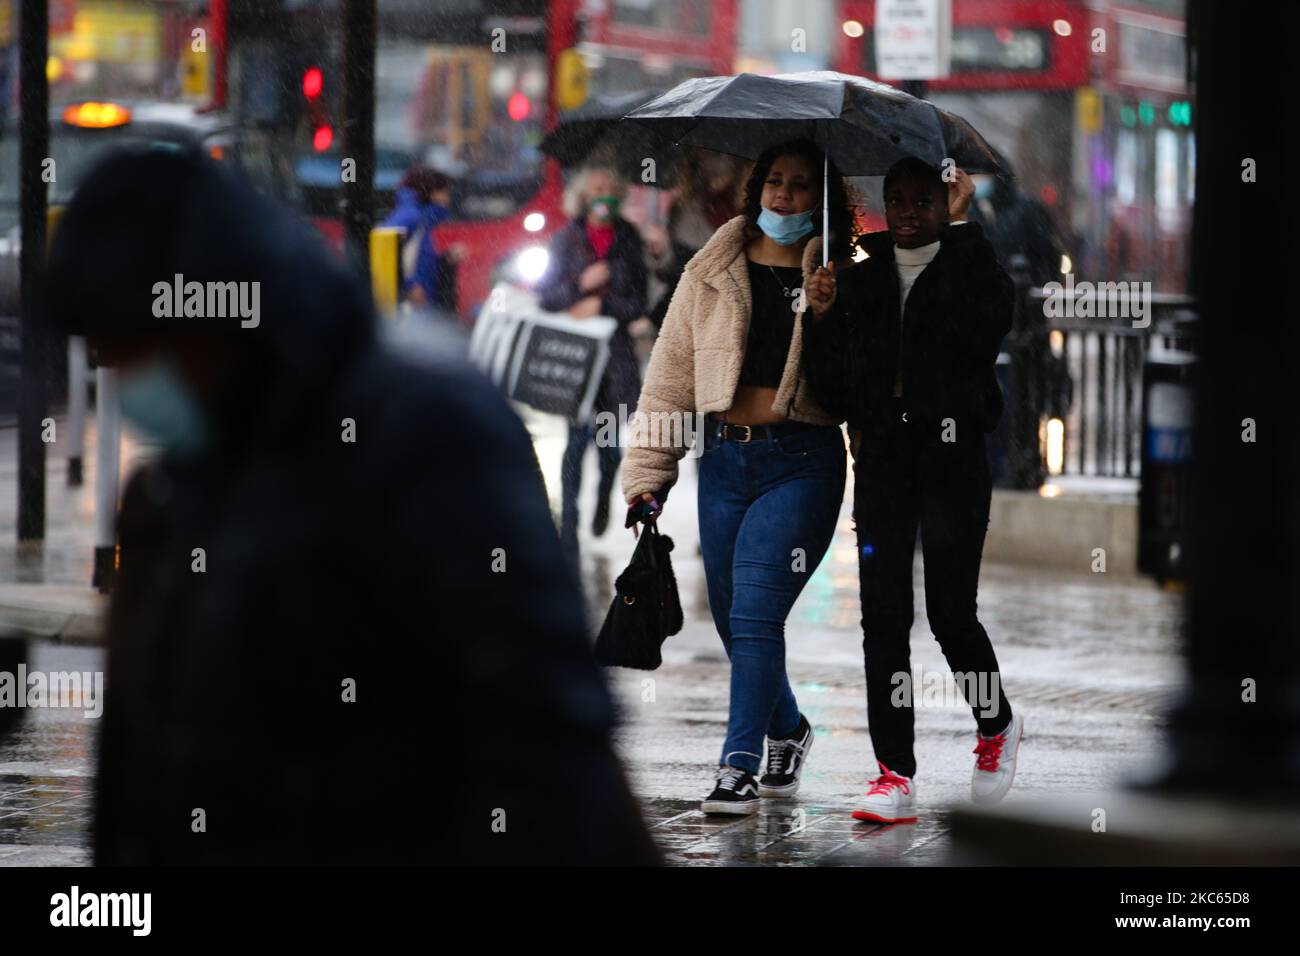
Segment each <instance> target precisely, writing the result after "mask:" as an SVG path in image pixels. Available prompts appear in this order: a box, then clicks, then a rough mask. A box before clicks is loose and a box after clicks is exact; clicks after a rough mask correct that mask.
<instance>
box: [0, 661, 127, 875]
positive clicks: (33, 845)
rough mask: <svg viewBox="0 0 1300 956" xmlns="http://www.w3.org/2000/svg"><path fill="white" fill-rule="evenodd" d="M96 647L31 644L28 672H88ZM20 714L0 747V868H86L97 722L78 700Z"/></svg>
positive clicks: (94, 664) (98, 664) (98, 667)
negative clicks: (21, 715)
mask: <svg viewBox="0 0 1300 956" xmlns="http://www.w3.org/2000/svg"><path fill="white" fill-rule="evenodd" d="M103 668H104V652H103V651H102V650H100V649H99V648H87V647H67V646H63V645H57V644H49V643H44V642H34V643H33V644H32V645H31V650H30V652H29V657H28V661H27V669H28V672H29V673H32V672H35V671H41V672H45V673H49V672H59V671H78V672H87V671H89V672H94V671H102V670H103ZM61 702H62V703H65V704H67V705H68V706H60V707H41V708H25V710H24V713H23V717H22V720H21V722H20V723H19V725H18V727H17V728H16V729H15V730H14V731H13V732H12V733H10V734H9V735H8V736H7V737H5V739H4V743H3V744H0V866H85V865H88V864H89V863H90V823H91V805H92V801H93V798H94V776H93V768H94V761H95V746H96V741H97V734H98V720H97V719H96V718H93V717H87V716H85V706H84V705H85V703H86V701H84V700H79V699H75V698H70V697H64V698H61Z"/></svg>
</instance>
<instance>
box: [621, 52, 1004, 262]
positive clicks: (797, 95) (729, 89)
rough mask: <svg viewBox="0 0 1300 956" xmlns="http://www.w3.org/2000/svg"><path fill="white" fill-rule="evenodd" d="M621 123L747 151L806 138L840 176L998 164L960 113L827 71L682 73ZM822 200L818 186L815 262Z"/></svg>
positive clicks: (995, 167)
mask: <svg viewBox="0 0 1300 956" xmlns="http://www.w3.org/2000/svg"><path fill="white" fill-rule="evenodd" d="M624 122H626V123H630V124H634V125H642V126H645V127H646V128H648V129H652V130H654V131H655V132H656V133H657V134H658V135H660V136H662V137H664V138H665V139H668V140H670V141H671V142H673V143H675V144H677V145H679V146H696V147H700V148H702V149H712V150H717V151H718V152H722V153H731V154H732V155H735V156H743V157H745V158H746V159H755V158H757V157H758V155H759V154H760V153H762V152H763V150H765V149H767V147H769V146H772V145H773V144H775V143H778V142H781V141H783V140H788V139H796V138H801V137H802V138H807V139H810V140H812V141H813V142H814V143H816V144H817V146H818V147H819V148H820V149H821V150H822V152H823V153H824V154H825V155H826V157H827V158H828V160H829V159H834V160H835V165H836V166H838V167H839V169H840V171H841V172H842V173H844V174H845V175H847V176H879V175H882V174H883V173H885V172H886V171H887V170H888V169H889V167H890V166H891V165H893V164H894V163H895V162H896V161H898V160H900V159H902V158H904V157H905V156H916V157H917V158H919V159H922V160H925V161H926V162H927V163H929V164H930V165H932V166H934V167H935V168H942V167H943V166H944V165H945V160H950V161H951V164H952V165H955V166H958V167H961V168H962V169H966V170H970V171H973V172H1001V171H1002V168H1001V165H1000V164H999V162H998V158H997V154H996V153H995V152H994V151H993V148H992V147H991V146H989V144H988V143H986V142H985V141H984V137H982V136H980V134H979V133H978V132H976V131H975V128H974V127H972V126H971V125H970V124H969V123H967V122H966V121H965V120H964V119H962V118H961V117H960V116H957V115H955V114H953V113H949V112H947V111H946V110H942V109H940V108H939V107H937V106H935V105H934V104H933V103H929V102H926V101H925V100H922V99H917V98H916V97H914V96H910V95H908V94H907V93H904V92H902V91H901V90H896V89H894V87H892V86H887V85H886V84H884V83H876V82H873V81H871V80H868V79H865V78H863V77H860V76H849V75H848V74H846V73H834V72H831V71H826V70H817V71H809V72H806V73H782V74H778V75H776V76H761V75H758V74H754V73H741V74H738V75H736V76H707V77H700V78H698V79H693V80H686V81H685V82H683V83H679V84H677V86H675V87H673V88H672V89H671V90H669V91H668V92H667V93H664V94H663V95H662V96H660V97H658V98H656V99H654V100H651V101H650V102H648V103H646V104H645V105H643V106H641V107H639V108H637V109H635V110H633V111H632V112H630V113H629V114H628V115H627V116H626V117H624ZM825 172H826V171H825V170H823V175H825ZM828 205H829V198H828V190H827V189H826V188H824V184H823V189H822V240H823V242H822V261H823V264H824V263H825V261H826V257H827V247H828V246H829V235H828V234H829V230H830V226H829V214H828Z"/></svg>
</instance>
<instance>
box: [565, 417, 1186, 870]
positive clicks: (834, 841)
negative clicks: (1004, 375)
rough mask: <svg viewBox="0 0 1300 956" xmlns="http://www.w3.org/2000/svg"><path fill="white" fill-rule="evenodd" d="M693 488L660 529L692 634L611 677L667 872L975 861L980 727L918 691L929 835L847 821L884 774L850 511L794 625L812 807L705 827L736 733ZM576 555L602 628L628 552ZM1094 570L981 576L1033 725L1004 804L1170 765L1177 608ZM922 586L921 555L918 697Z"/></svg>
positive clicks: (936, 670) (1008, 679) (793, 674)
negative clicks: (652, 665)
mask: <svg viewBox="0 0 1300 956" xmlns="http://www.w3.org/2000/svg"><path fill="white" fill-rule="evenodd" d="M552 444H555V445H556V446H557V447H558V446H559V442H558V441H556V442H553V443H552ZM544 447H545V446H544V444H543V445H539V449H540V448H544ZM552 457H558V456H552ZM547 463H548V462H547V459H546V457H545V456H543V468H544V471H545V473H546V474H547V478H548V482H550V483H552V485H553V490H556V489H558V471H551V470H546V468H547ZM554 464H555V465H556V466H558V460H557V461H556V462H555V463H554ZM587 464H588V467H587V468H586V469H585V473H584V476H583V477H584V489H583V494H584V498H583V501H584V504H585V503H586V502H590V500H591V498H590V496H591V495H593V494H594V492H595V473H596V468H595V467H594V460H593V459H592V458H591V457H589V461H588V463H587ZM553 475H554V476H555V480H552V479H553ZM694 479H695V468H694V466H692V465H691V464H690V463H687V464H686V465H685V466H684V467H683V468H682V470H681V479H680V481H679V484H678V486H677V487H675V488H674V489H673V491H672V495H671V497H670V500H669V502H668V505H667V508H666V509H665V512H664V516H663V519H662V522H661V528H662V530H663V531H664V532H665V533H667V534H669V535H670V536H671V537H673V539H674V541H675V543H676V548H675V550H674V551H673V568H674V571H675V572H676V575H677V580H678V585H679V588H680V590H681V597H682V605H683V608H684V610H685V612H686V625H685V627H684V628H683V629H682V631H681V633H679V634H677V635H675V636H673V637H670V638H669V639H668V640H667V642H666V643H665V645H664V649H663V656H664V663H663V665H662V666H661V667H660V668H659V669H658V670H657V671H647V672H642V671H630V670H624V669H613V670H611V671H609V676H610V681H611V685H612V686H613V687H614V689H615V693H616V695H617V697H618V699H619V701H620V702H621V705H622V710H623V716H624V723H623V726H622V727H621V728H620V730H619V732H618V746H619V750H620V753H621V754H622V756H623V760H624V763H625V765H626V766H627V769H628V773H629V776H630V778H631V781H632V785H633V788H634V790H635V791H636V792H637V794H638V796H639V797H640V799H641V801H642V806H643V809H644V811H645V814H646V818H647V821H648V822H649V825H650V826H651V827H652V829H653V833H654V835H655V837H656V839H657V840H658V841H659V844H660V846H661V847H662V848H663V850H664V852H665V855H666V856H667V858H668V860H669V862H671V863H674V864H680V865H718V864H738V865H747V864H775V865H809V864H815V865H835V864H851V865H862V864H870V865H922V866H923V865H936V864H945V863H946V864H961V863H964V862H968V861H965V860H962V859H960V858H957V857H955V856H954V855H953V849H952V846H951V843H950V840H949V838H948V827H947V822H946V821H947V815H948V808H950V807H953V806H956V805H959V804H962V803H965V802H967V801H969V798H970V778H971V772H972V770H973V768H974V761H975V755H974V754H973V753H972V751H973V749H974V746H975V742H976V737H975V725H974V721H973V719H972V717H971V712H970V709H969V708H968V707H967V706H966V705H965V704H964V703H963V702H962V700H961V699H960V696H959V695H957V694H955V693H949V694H943V693H937V694H935V695H934V696H933V697H925V696H924V695H922V694H920V692H919V691H918V705H917V709H916V756H917V763H918V771H917V776H916V780H915V786H916V793H917V800H918V817H919V820H918V822H917V823H916V824H915V825H912V824H906V825H897V826H878V825H872V824H867V823H859V822H857V821H854V820H853V819H852V817H851V816H850V813H851V811H852V809H853V805H854V802H855V801H856V800H857V799H858V797H860V796H861V795H862V793H863V792H864V790H865V789H866V785H867V781H868V780H869V779H871V778H873V777H875V776H876V774H877V773H878V771H877V769H876V765H875V763H874V760H873V757H872V751H871V741H870V737H869V735H868V732H867V719H866V691H865V680H864V677H863V664H862V634H861V630H860V623H859V622H860V616H861V610H860V604H859V600H858V575H857V563H856V562H857V554H856V547H855V544H854V539H853V531H852V526H851V522H850V519H849V508H848V506H847V505H846V506H845V507H844V509H843V511H842V513H841V520H840V524H839V527H838V529H837V531H836V536H835V539H834V541H833V542H832V544H831V547H830V550H829V552H828V553H827V555H826V558H825V559H824V560H823V561H822V563H821V565H820V566H819V567H818V568H817V570H816V572H815V573H814V574H813V576H812V577H811V578H810V579H809V582H808V585H807V587H806V588H805V590H804V592H803V594H802V595H801V596H800V598H799V601H798V602H797V603H796V604H795V607H794V610H793V612H792V613H791V615H790V619H789V620H788V621H787V624H786V665H787V670H788V672H789V675H790V681H791V685H792V687H793V689H794V692H795V696H796V698H797V699H798V701H799V704H800V708H801V710H802V711H803V712H804V714H805V715H806V716H807V717H808V718H809V721H810V722H811V723H812V725H813V727H814V731H815V734H816V737H815V740H814V746H813V750H812V752H811V755H810V757H809V760H808V765H807V771H806V773H805V775H804V779H803V785H802V788H801V792H800V794H799V795H798V796H797V797H796V798H794V799H792V800H780V801H776V800H768V801H764V807H763V809H762V810H761V811H760V812H759V813H758V814H756V815H754V816H752V817H747V818H740V819H734V818H733V819H728V818H706V817H705V816H704V815H703V814H702V813H700V811H699V801H700V800H702V799H703V798H704V796H705V795H706V794H707V793H708V791H709V790H710V789H711V788H712V785H713V777H712V774H713V771H714V768H715V767H716V766H717V762H718V758H719V752H720V750H721V747H722V741H723V738H724V736H725V733H726V723H727V707H728V700H729V696H730V687H729V680H730V672H729V668H728V666H727V660H726V656H725V655H724V653H723V650H722V645H721V642H720V641H719V639H718V637H717V633H716V631H715V630H714V628H713V624H712V619H711V617H710V615H709V606H708V598H707V594H706V591H705V583H704V575H703V568H702V566H701V561H700V557H699V552H698V548H697V542H698V540H699V532H698V527H699V526H698V514H697V513H696V508H695V488H694V483H695V482H694ZM557 504H558V502H557ZM585 513H586V512H584V514H585ZM993 530H994V531H995V530H996V529H993ZM581 544H582V548H583V577H584V584H585V586H586V588H587V598H588V602H589V606H590V609H591V614H592V620H593V622H595V623H597V624H598V623H599V621H600V620H601V619H602V618H603V617H604V614H605V611H606V609H607V608H608V605H609V601H610V598H611V596H612V595H611V583H612V581H613V579H614V577H616V576H617V574H618V573H619V572H620V571H621V570H622V569H623V568H624V567H625V566H626V565H627V561H628V559H629V558H630V557H631V553H632V548H633V546H634V542H633V540H632V537H631V534H630V533H629V532H627V531H625V530H623V529H621V528H618V527H617V526H615V527H613V528H611V529H610V531H608V532H607V533H606V534H605V535H604V536H602V537H601V538H593V537H591V535H590V534H589V532H588V530H587V529H586V528H583V529H582V536H581ZM1089 553H1090V552H1089V551H1088V550H1086V549H1084V550H1083V551H1082V552H1081V555H1082V559H1081V561H1080V565H1079V569H1078V570H1077V571H1075V572H1070V571H1053V570H1041V569H1036V568H1030V567H1024V566H1018V565H1017V566H1013V565H1001V564H991V563H987V562H986V563H985V565H984V567H983V569H982V573H981V578H980V618H981V621H982V622H983V624H984V626H985V628H986V629H987V630H988V632H989V636H990V638H991V639H992V641H993V645H994V648H995V649H996V651H997V654H998V658H999V662H1000V665H1001V670H1002V677H1003V686H1004V688H1005V690H1006V692H1007V696H1008V698H1009V700H1010V702H1011V705H1012V707H1013V708H1015V709H1017V710H1018V712H1019V713H1021V714H1022V715H1023V716H1024V718H1025V723H1026V726H1025V740H1024V743H1023V746H1022V749H1021V757H1020V763H1019V768H1018V771H1017V776H1016V782H1015V786H1014V787H1013V789H1012V791H1011V793H1010V795H1009V796H1008V797H1007V801H1008V802H1015V801H1018V800H1026V799H1041V798H1047V799H1051V797H1052V795H1054V794H1055V795H1062V796H1064V795H1067V794H1072V793H1077V792H1094V791H1096V790H1099V789H1106V788H1108V787H1110V786H1113V785H1118V784H1120V783H1121V782H1122V781H1123V779H1124V778H1125V777H1126V776H1127V775H1128V774H1130V773H1132V772H1134V771H1139V770H1141V769H1142V768H1143V767H1144V766H1147V765H1149V764H1150V763H1151V761H1152V760H1153V758H1154V757H1155V756H1156V755H1157V754H1158V752H1159V746H1160V736H1159V735H1160V730H1161V727H1162V726H1163V722H1164V717H1163V715H1164V713H1165V712H1166V710H1167V709H1168V707H1169V705H1170V703H1171V702H1172V699H1173V696H1174V694H1175V692H1176V691H1177V689H1178V686H1179V684H1180V682H1181V680H1182V672H1183V669H1182V663H1181V660H1180V658H1179V657H1178V626H1179V614H1180V612H1181V600H1180V598H1179V597H1178V596H1177V595H1173V594H1170V593H1167V592H1163V591H1161V590H1159V589H1157V588H1156V587H1155V586H1154V585H1153V584H1152V583H1150V582H1149V581H1147V580H1145V579H1137V578H1131V577H1129V578H1125V577H1122V576H1119V575H1114V574H1110V575H1107V574H1094V573H1092V572H1091V568H1090V561H1089V560H1087V556H1088V555H1089ZM923 580H924V575H923V568H922V563H921V560H920V556H919V554H918V557H917V561H916V565H915V568H914V582H915V588H916V601H915V604H916V622H915V625H914V626H913V629H912V668H913V675H914V678H915V679H917V681H918V683H917V685H916V686H917V687H922V686H923V682H924V681H925V680H927V679H929V678H931V677H933V676H934V675H939V676H940V677H941V678H943V679H945V680H947V679H948V678H949V677H950V675H949V672H948V668H947V663H946V661H945V660H944V658H943V655H942V654H941V653H940V651H939V648H938V645H937V644H936V643H935V641H934V639H933V638H932V637H931V636H930V633H929V625H928V623H927V621H926V614H925V599H924V592H923V589H922V582H923Z"/></svg>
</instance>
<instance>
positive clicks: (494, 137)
mask: <svg viewBox="0 0 1300 956" xmlns="http://www.w3.org/2000/svg"><path fill="white" fill-rule="evenodd" d="M378 8H379V9H378V44H377V53H376V92H375V96H376V111H375V114H376V119H375V143H376V149H377V152H378V163H377V165H378V176H377V182H376V185H377V186H378V187H379V196H380V199H381V203H382V202H383V200H384V198H389V199H391V190H392V188H393V186H394V185H395V182H396V179H397V178H398V176H399V175H400V171H401V169H402V168H403V167H404V166H405V165H409V164H412V163H420V164H423V165H428V166H433V167H435V168H438V169H440V170H442V171H444V172H446V173H448V174H449V175H451V176H452V177H453V179H454V180H455V183H456V185H455V189H454V192H453V196H454V199H453V201H454V205H455V208H454V217H453V220H452V221H450V222H448V223H446V224H444V225H443V226H441V227H439V230H438V236H437V238H438V241H439V244H440V245H441V246H442V247H443V248H451V247H453V246H457V245H458V246H460V247H462V248H463V250H464V252H465V255H464V257H463V259H462V260H461V262H460V264H459V266H458V268H457V289H456V301H457V311H458V312H459V313H460V314H461V315H462V316H465V317H470V316H472V315H473V314H474V313H475V312H476V311H477V309H478V307H479V306H480V305H481V304H482V302H483V301H484V299H486V297H487V294H488V292H489V291H490V289H491V286H492V284H493V282H494V281H495V280H496V279H497V278H499V277H501V276H503V275H511V274H512V275H515V276H519V277H522V278H525V279H526V278H536V277H537V275H538V274H539V272H540V271H541V270H542V269H544V268H545V260H546V243H547V239H548V238H549V236H550V235H551V233H553V232H554V231H556V230H557V229H559V228H560V227H561V226H562V225H563V224H564V213H563V208H562V206H563V202H562V198H563V190H564V179H563V173H562V170H561V169H560V167H559V166H558V164H557V163H556V162H555V161H553V160H550V159H548V158H546V157H545V156H544V155H543V154H542V153H541V152H540V151H539V149H538V147H539V145H540V143H541V141H542V139H543V137H544V136H545V135H546V133H547V132H549V131H550V130H551V129H553V128H554V126H555V125H556V123H557V122H558V121H559V119H560V116H561V111H562V110H564V109H574V108H576V107H577V106H579V105H581V103H582V102H583V101H584V100H585V99H586V98H587V97H589V96H593V95H596V94H598V93H606V92H621V91H627V90H633V89H654V88H667V87H669V86H671V85H673V84H675V83H677V82H678V81H680V80H682V79H685V78H688V77H692V76H707V75H711V74H717V73H727V72H730V70H731V66H732V60H733V58H734V50H735V33H736V0H717V2H714V3H699V2H697V0H654V2H649V0H440V3H438V4H437V5H436V6H435V9H434V10H433V11H432V12H431V11H430V9H429V5H428V3H427V0H379V4H378ZM320 59H323V60H324V61H325V63H326V65H325V66H324V67H323V70H324V72H325V74H326V76H325V78H324V80H323V81H322V79H321V77H320V76H318V75H317V74H312V75H311V76H310V77H308V76H307V74H306V73H304V76H303V79H304V80H305V81H308V82H309V86H308V88H309V89H310V90H311V92H312V94H313V100H314V102H313V104H312V109H311V116H312V120H311V121H310V122H307V123H304V124H302V125H301V128H300V129H299V130H298V132H297V133H296V142H295V145H294V149H295V152H297V153H298V157H297V160H296V162H297V166H298V169H299V171H300V174H299V181H300V185H301V186H303V187H304V189H305V191H308V192H310V191H311V190H312V189H313V188H314V187H316V188H319V189H321V190H324V189H328V190H330V191H327V192H318V194H317V195H316V196H315V197H314V199H313V201H312V202H310V203H309V204H308V205H309V212H311V213H312V215H313V218H314V220H315V221H316V223H317V225H318V226H319V227H320V228H321V229H322V231H324V232H325V233H326V234H327V235H329V236H330V237H331V238H333V239H335V240H336V241H341V227H340V225H339V223H338V221H337V219H334V218H332V210H333V202H334V200H333V193H332V191H333V190H334V188H335V181H336V179H337V144H336V143H334V142H333V136H332V135H331V134H332V131H333V128H334V127H335V126H336V125H337V118H338V113H337V108H336V105H335V103H334V100H336V99H337V97H332V96H331V84H330V80H331V77H330V76H329V75H328V74H329V73H330V72H331V71H336V70H337V67H336V66H335V65H334V64H337V51H324V52H323V53H322V56H321V57H320ZM308 69H316V70H318V71H320V70H322V67H321V65H320V64H317V63H313V64H311V65H310V67H308ZM336 88H337V87H335V89H336ZM322 89H323V90H324V92H323V93H322V92H321V91H322ZM313 170H315V172H313ZM377 211H378V212H379V213H380V214H381V215H382V214H383V213H384V212H385V210H384V209H383V208H380V209H379V210H377Z"/></svg>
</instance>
